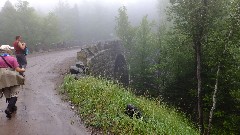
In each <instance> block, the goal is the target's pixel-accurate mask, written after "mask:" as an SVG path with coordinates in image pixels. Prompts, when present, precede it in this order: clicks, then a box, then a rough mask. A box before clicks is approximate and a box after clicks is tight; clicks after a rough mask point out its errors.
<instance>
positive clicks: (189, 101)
mask: <svg viewBox="0 0 240 135" xmlns="http://www.w3.org/2000/svg"><path fill="white" fill-rule="evenodd" d="M171 2H172V3H171V4H172V5H171V6H170V7H169V9H168V10H167V11H168V12H167V14H168V19H169V21H170V22H169V23H168V24H167V23H162V24H159V26H158V29H155V27H154V25H151V23H149V21H148V20H147V17H143V20H142V22H141V23H140V25H139V26H138V27H133V26H131V23H130V22H129V21H128V16H127V13H126V11H127V9H125V8H124V7H123V8H120V9H119V16H118V17H117V25H116V28H117V29H116V32H117V33H118V36H119V38H120V39H121V40H122V41H123V44H124V45H125V47H126V48H128V49H127V51H128V52H129V53H127V55H126V56H127V60H128V63H129V65H130V68H129V69H130V73H131V82H132V85H131V87H133V88H134V89H136V91H137V92H141V93H150V94H151V95H152V96H154V97H158V96H162V97H163V100H164V101H167V103H168V104H171V105H174V106H176V107H179V108H180V109H181V110H182V111H184V112H186V113H187V114H188V115H189V117H190V118H191V119H192V120H193V121H194V122H197V87H196V86H197V81H196V75H195V74H196V73H195V72H196V70H195V66H196V62H195V58H196V55H195V49H196V48H195V47H194V44H195V42H201V44H202V60H201V62H202V71H201V75H202V80H203V82H202V89H203V101H204V104H203V109H204V124H205V125H207V124H208V117H209V116H208V115H209V111H210V109H211V107H212V94H213V90H214V85H215V80H216V72H217V69H218V64H219V62H220V63H221V67H220V77H219V86H218V89H219V90H218V93H217V106H216V110H215V112H214V115H213V123H212V124H213V129H212V134H220V133H221V134H237V133H239V128H237V127H239V126H240V117H239V116H238V114H239V111H238V110H239V91H240V90H239V88H240V83H239V76H240V73H239V65H240V63H239V61H240V57H239V56H240V54H239V48H240V46H239V38H240V37H239V35H240V33H239V31H240V29H239V28H240V23H239V22H240V21H239V20H240V17H239V12H240V11H239V7H240V6H239V1H238V0H232V1H224V0H219V1H212V0H208V1H207V6H206V7H204V6H202V4H201V2H202V1H200V0H199V1H195V2H191V1H181V0H173V1H171ZM203 9H204V10H203ZM199 12H203V14H204V15H205V18H202V17H201V16H198V14H199ZM119 24H122V25H119ZM200 26H201V27H202V28H204V29H202V30H200V29H199V28H200ZM130 29H134V30H132V31H129V30H130ZM199 33H201V34H202V37H200V36H199V35H198V34H199ZM129 35H130V36H129ZM126 37H131V38H129V39H131V40H126V39H127V38H126ZM127 41H131V42H127ZM224 50H226V51H224Z"/></svg>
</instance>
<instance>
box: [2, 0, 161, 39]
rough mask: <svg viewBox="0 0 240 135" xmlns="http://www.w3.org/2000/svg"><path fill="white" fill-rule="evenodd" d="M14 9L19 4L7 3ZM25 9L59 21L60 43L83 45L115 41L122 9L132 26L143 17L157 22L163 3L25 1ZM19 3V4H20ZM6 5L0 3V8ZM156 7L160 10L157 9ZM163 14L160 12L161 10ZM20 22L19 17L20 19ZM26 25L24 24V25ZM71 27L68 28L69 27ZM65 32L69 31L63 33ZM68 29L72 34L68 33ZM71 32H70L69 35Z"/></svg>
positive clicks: (155, 0) (15, 0)
mask: <svg viewBox="0 0 240 135" xmlns="http://www.w3.org/2000/svg"><path fill="white" fill-rule="evenodd" d="M9 1H10V3H11V4H12V5H13V6H15V8H16V4H17V3H19V0H9ZM26 1H27V2H28V4H29V5H28V6H29V7H33V8H34V10H35V11H36V12H37V14H38V15H41V16H48V15H49V13H55V14H56V15H57V16H58V17H59V18H60V24H64V25H62V26H61V27H60V28H62V29H61V30H60V32H61V33H64V34H65V35H64V38H65V39H64V40H67V39H68V38H69V37H70V36H68V35H71V34H69V32H70V33H71V32H72V35H75V38H73V39H78V40H83V41H93V40H94V41H95V40H107V39H113V38H116V34H115V30H114V28H115V26H116V20H115V18H116V17H117V16H118V9H119V8H120V7H122V6H125V7H126V8H127V14H128V17H129V20H130V22H131V24H132V25H133V26H137V25H138V24H139V23H140V21H141V20H142V18H143V17H144V16H145V15H147V16H148V20H149V21H153V20H154V21H156V22H159V21H160V18H162V15H160V14H159V13H160V11H159V9H160V8H159V7H162V6H161V1H164V0H101V1H100V0H80V1H77V0H41V1H36V0H26ZM22 2H23V1H22ZM159 2H160V4H159ZM5 3H6V1H4V0H1V1H0V8H1V9H2V7H4V5H5ZM159 5H160V6H159ZM161 11H163V8H162V9H161ZM20 18H21V17H20ZM25 25H26V23H25ZM70 25H71V26H70ZM66 29H69V31H66ZM70 29H72V30H70ZM73 31H74V32H73Z"/></svg>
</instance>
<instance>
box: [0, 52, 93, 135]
mask: <svg viewBox="0 0 240 135" xmlns="http://www.w3.org/2000/svg"><path fill="white" fill-rule="evenodd" d="M77 51H79V49H75V50H66V51H57V52H48V53H42V54H37V55H32V56H28V57H27V59H28V67H27V71H26V73H25V74H26V85H24V86H23V87H22V88H21V89H22V90H21V93H20V95H19V98H18V102H17V106H18V110H17V113H16V114H14V115H13V117H12V119H11V120H8V119H7V118H6V116H5V113H4V110H5V108H6V106H7V104H6V103H5V98H2V99H0V135H88V134H91V133H90V131H89V130H88V129H87V128H85V127H84V125H83V124H82V122H81V119H80V118H79V117H78V116H77V115H76V114H75V112H74V111H72V110H71V106H70V105H69V103H67V102H64V101H62V100H61V96H60V95H59V94H58V91H57V90H56V89H58V88H59V85H58V84H60V83H59V82H61V81H62V78H63V75H64V73H66V72H67V71H68V68H69V66H70V65H73V64H74V62H75V57H76V52H77Z"/></svg>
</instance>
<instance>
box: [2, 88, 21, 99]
mask: <svg viewBox="0 0 240 135" xmlns="http://www.w3.org/2000/svg"><path fill="white" fill-rule="evenodd" d="M19 92H20V86H12V87H8V88H3V89H0V97H1V96H2V93H3V94H4V96H5V97H6V98H11V97H18V94H19Z"/></svg>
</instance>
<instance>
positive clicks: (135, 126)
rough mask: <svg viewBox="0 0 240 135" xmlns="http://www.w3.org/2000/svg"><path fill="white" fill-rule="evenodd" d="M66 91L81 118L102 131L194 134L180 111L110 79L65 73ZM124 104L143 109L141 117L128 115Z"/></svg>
mask: <svg viewBox="0 0 240 135" xmlns="http://www.w3.org/2000/svg"><path fill="white" fill-rule="evenodd" d="M63 88H64V91H63V92H65V93H67V94H68V96H69V98H70V100H71V101H72V103H73V104H74V105H76V106H78V111H79V114H80V116H81V118H82V119H83V120H84V122H85V123H86V124H87V125H88V126H92V127H94V128H97V129H100V131H103V133H104V134H107V133H111V134H123V135H126V134H134V135H140V134H142V135H156V134H159V135H161V134H164V135H176V134H178V135H197V134H198V131H197V129H195V128H194V126H193V124H191V123H190V122H189V121H188V120H187V119H186V118H185V117H184V115H183V114H181V113H180V112H178V111H177V110H175V109H173V108H169V107H168V106H167V105H166V104H165V103H163V102H161V101H160V100H156V99H151V100H150V99H147V98H145V97H137V96H135V95H134V94H133V93H132V92H131V90H130V89H125V88H123V87H122V86H121V85H118V84H115V83H113V82H112V81H108V80H104V79H98V78H94V77H84V78H81V79H80V80H75V79H74V78H73V77H71V76H66V77H65V80H64V84H63ZM127 104H133V105H135V106H136V107H138V108H139V109H140V111H141V112H142V116H143V117H142V118H140V119H137V118H135V117H134V118H130V117H129V116H128V115H126V114H125V113H124V111H125V108H126V106H127Z"/></svg>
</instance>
